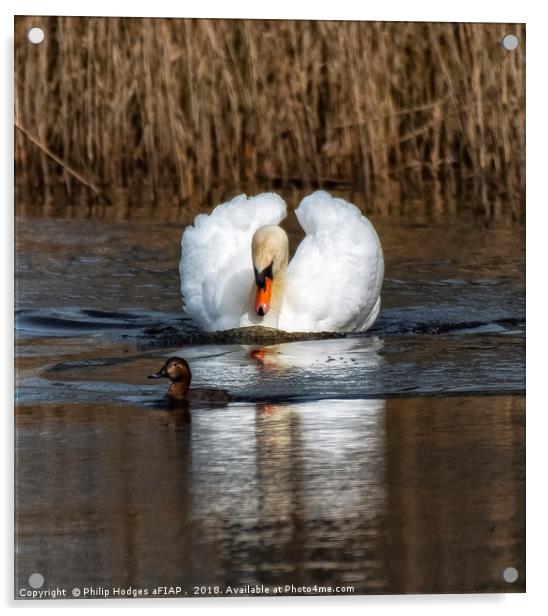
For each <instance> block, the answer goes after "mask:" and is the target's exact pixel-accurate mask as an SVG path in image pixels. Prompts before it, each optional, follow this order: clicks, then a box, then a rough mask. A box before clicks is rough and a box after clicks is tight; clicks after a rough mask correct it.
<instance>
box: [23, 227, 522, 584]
mask: <svg viewBox="0 0 548 616" xmlns="http://www.w3.org/2000/svg"><path fill="white" fill-rule="evenodd" d="M372 220H373V222H374V224H375V226H376V228H377V230H378V232H379V235H380V238H381V241H382V244H383V248H384V252H385V261H386V278H385V285H384V290H383V308H382V311H381V316H380V318H379V320H378V322H377V324H376V325H375V327H374V328H373V329H372V330H370V331H369V332H367V333H366V334H365V335H349V336H345V337H339V338H326V339H321V340H298V341H281V342H277V343H272V342H273V341H270V343H269V344H265V343H264V340H255V339H254V338H253V336H252V335H249V333H248V334H242V335H234V336H232V337H230V338H227V337H225V338H223V336H204V335H203V334H202V333H201V332H199V331H198V330H197V329H196V328H195V326H194V325H193V324H192V323H191V322H190V321H189V320H188V319H187V318H186V317H185V316H184V315H183V314H182V312H181V298H180V294H179V279H178V259H179V242H180V235H181V232H182V229H183V228H184V226H183V223H178V222H176V223H173V222H166V221H165V220H164V221H162V220H157V221H156V220H152V221H150V220H147V221H141V220H136V221H132V220H129V221H128V220H123V221H118V222H113V221H109V222H106V221H101V220H97V219H95V218H92V219H79V220H71V219H66V218H33V217H22V218H20V219H19V220H18V228H17V250H18V253H17V259H16V265H17V271H18V278H17V314H16V325H17V400H18V403H17V408H16V426H17V439H16V446H17V466H16V491H17V512H16V516H17V517H16V533H17V556H16V578H17V579H16V590H17V589H18V588H21V587H22V586H24V585H25V584H26V580H27V578H28V576H29V575H30V573H32V572H34V571H39V572H41V573H42V574H43V575H44V576H45V577H46V586H48V585H51V586H55V585H58V586H66V587H67V588H72V587H75V586H86V585H87V586H91V585H103V586H116V585H133V586H142V587H145V586H148V587H153V586H157V585H162V586H163V585H171V584H173V585H180V586H182V587H183V588H185V589H187V591H188V593H189V594H192V587H193V585H204V584H205V585H207V584H219V585H221V586H223V585H226V584H248V583H249V584H272V585H276V584H294V585H300V584H313V583H317V584H332V585H346V584H348V585H351V586H353V587H354V589H355V592H365V593H384V592H386V593H399V592H490V591H520V590H521V591H523V589H524V587H525V586H524V584H525V571H524V468H523V467H524V379H525V366H524V340H525V337H524V333H525V297H524V233H523V229H522V228H521V227H520V226H519V225H518V226H516V225H510V226H507V225H496V224H495V225H485V224H484V222H482V221H479V220H474V219H463V217H462V216H461V217H456V216H453V217H452V216H449V215H447V216H443V217H438V218H436V217H430V218H428V219H427V220H425V219H424V218H422V217H416V216H415V217H413V216H402V217H392V218H378V219H376V218H375V217H374V216H372ZM289 230H290V232H291V243H292V245H293V246H295V244H296V242H297V241H298V239H299V233H298V230H297V229H296V227H295V224H294V221H292V220H291V219H290V220H289ZM258 348H263V349H264V353H263V355H264V360H263V361H262V362H258V361H257V360H256V359H254V358H253V357H252V355H251V353H252V351H254V350H256V349H258ZM173 354H180V355H183V356H184V357H186V358H187V360H188V361H189V362H190V364H191V367H192V371H193V375H194V381H193V384H194V385H195V386H214V387H223V388H226V389H227V390H228V391H229V392H230V393H231V394H232V395H233V396H234V398H235V402H233V403H230V404H228V405H225V406H215V407H208V406H207V405H204V404H201V405H194V406H191V407H189V408H184V409H178V410H169V409H166V408H165V406H164V405H163V404H162V396H163V394H164V392H165V389H166V384H165V383H158V382H151V381H147V380H146V378H145V377H146V375H147V374H150V372H152V371H155V370H157V369H158V368H159V367H160V366H161V364H162V363H163V361H165V358H166V357H169V356H170V355H173ZM507 566H514V567H516V568H517V569H518V571H519V573H520V577H519V579H518V581H517V582H516V583H514V584H507V583H506V582H504V581H503V579H502V571H503V570H504V569H505V568H506V567H507Z"/></svg>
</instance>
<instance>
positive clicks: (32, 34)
mask: <svg viewBox="0 0 548 616" xmlns="http://www.w3.org/2000/svg"><path fill="white" fill-rule="evenodd" d="M44 36H45V34H44V31H43V30H42V28H31V29H30V30H29V31H28V32H27V38H28V39H29V41H30V42H31V43H33V44H34V45H38V44H40V43H41V42H42V41H43V40H44Z"/></svg>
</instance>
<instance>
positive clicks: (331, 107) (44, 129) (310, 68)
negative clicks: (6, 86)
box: [15, 17, 525, 211]
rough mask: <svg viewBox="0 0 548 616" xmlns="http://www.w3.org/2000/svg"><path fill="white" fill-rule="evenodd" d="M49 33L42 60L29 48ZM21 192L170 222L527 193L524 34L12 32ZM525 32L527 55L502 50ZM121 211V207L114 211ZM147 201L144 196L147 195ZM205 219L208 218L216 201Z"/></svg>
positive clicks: (243, 25)
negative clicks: (285, 204)
mask: <svg viewBox="0 0 548 616" xmlns="http://www.w3.org/2000/svg"><path fill="white" fill-rule="evenodd" d="M37 25H39V26H41V27H42V28H43V29H44V30H45V32H46V37H45V40H44V42H43V43H41V44H40V45H32V44H30V43H29V42H28V41H27V38H26V32H27V30H28V29H29V28H30V27H31V26H37ZM15 26H16V27H15V75H16V79H15V81H16V85H15V93H16V101H15V117H16V125H18V126H19V129H16V136H15V146H16V147H15V158H16V188H17V190H18V193H19V194H21V191H23V190H26V191H27V192H28V191H29V190H30V191H31V192H34V193H35V194H36V195H43V193H44V192H45V191H46V190H47V189H48V187H51V186H56V185H60V184H61V185H62V186H63V187H64V188H65V189H66V190H68V191H69V192H70V190H73V189H74V187H75V185H78V184H85V185H87V186H88V187H92V188H95V189H96V190H97V191H99V192H100V193H101V195H103V196H104V197H105V199H108V200H111V201H112V200H116V199H120V198H128V197H127V195H128V194H131V195H132V197H131V198H132V199H135V198H136V197H135V196H136V195H150V196H151V197H152V198H160V197H161V198H162V200H163V203H164V204H165V207H169V206H173V207H174V206H175V205H176V204H188V203H190V204H193V203H198V206H199V207H204V203H205V202H206V201H204V200H207V199H208V196H209V195H210V194H211V193H212V192H215V191H218V192H219V191H220V192H221V193H222V194H226V195H230V194H234V193H236V192H238V191H239V190H242V188H245V187H247V186H250V185H253V186H257V187H259V188H260V189H267V188H269V187H287V186H298V187H302V188H308V187H311V188H313V187H316V186H325V187H329V186H331V185H341V186H346V187H352V188H357V189H359V190H360V191H362V192H363V194H364V195H365V197H366V198H369V197H370V198H373V197H374V196H375V195H379V194H385V193H387V192H388V191H391V190H393V188H394V186H397V190H398V192H399V194H401V195H412V196H420V195H423V194H424V193H425V192H427V191H428V190H431V188H430V187H431V181H432V180H434V181H435V182H437V183H440V182H441V183H447V182H457V183H462V182H463V181H473V183H474V186H476V187H478V191H481V196H482V197H483V200H484V201H485V199H486V198H488V197H486V196H487V195H491V194H496V196H497V199H500V198H501V196H502V198H503V200H504V201H505V202H507V203H509V204H510V205H505V206H504V207H505V208H506V209H508V211H514V209H513V208H514V205H513V204H515V203H516V202H517V203H520V204H521V203H522V202H523V194H524V185H525V170H524V158H525V144H524V141H525V135H524V124H525V104H524V98H525V45H524V43H525V41H524V38H525V28H524V26H515V25H514V26H505V25H501V24H491V25H489V24H439V23H384V22H379V23H374V22H311V21H299V22H295V21H250V20H185V19H181V20H171V19H130V18H95V17H92V18H73V17H39V18H29V17H18V18H16V22H15ZM508 32H512V33H515V34H517V36H518V37H519V38H520V41H521V44H520V47H518V49H517V50H516V51H515V52H508V51H505V50H504V49H503V48H502V46H501V44H500V40H501V38H502V36H503V35H504V34H506V33H508ZM120 195H126V197H120ZM143 198H144V197H143ZM207 205H209V203H207Z"/></svg>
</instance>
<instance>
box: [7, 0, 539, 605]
mask: <svg viewBox="0 0 548 616" xmlns="http://www.w3.org/2000/svg"><path fill="white" fill-rule="evenodd" d="M11 4H12V6H11V7H9V6H4V5H2V7H1V8H0V11H1V13H0V32H1V39H2V40H1V49H2V62H1V63H0V71H1V74H0V86H2V87H1V89H2V91H3V92H4V93H5V94H4V95H3V96H1V97H0V105H1V107H2V113H1V114H0V118H1V120H0V142H1V143H2V145H3V147H2V156H3V158H4V160H3V162H2V164H1V165H0V174H1V175H0V187H2V193H1V194H2V208H1V212H2V219H1V221H0V228H1V233H2V242H1V244H0V250H1V254H2V257H3V262H4V267H3V268H2V282H3V286H2V290H3V293H2V298H3V317H4V318H3V320H2V327H1V328H0V332H1V334H0V335H1V336H2V338H1V345H2V351H3V354H4V359H5V362H4V364H3V366H4V370H3V371H2V381H1V384H2V392H3V393H4V405H3V407H2V411H3V413H2V418H3V425H2V434H3V437H4V443H3V444H4V451H3V457H4V460H5V461H7V462H8V463H7V464H6V465H3V469H4V472H3V473H2V480H3V482H4V488H5V492H4V494H5V496H6V498H4V499H3V506H2V514H3V524H2V529H3V530H4V533H3V534H2V541H3V543H2V548H3V549H2V556H3V558H2V561H1V566H2V571H1V578H0V579H1V580H2V582H4V583H3V584H2V588H3V590H4V591H5V592H3V602H4V603H5V604H7V605H8V606H11V607H14V608H15V609H20V610H23V612H26V611H27V610H30V609H36V607H37V605H38V604H37V603H36V602H34V603H30V602H17V603H15V602H14V601H13V600H11V597H12V592H13V590H12V589H13V581H12V580H13V577H12V575H13V564H12V551H13V550H12V548H13V540H12V536H13V535H12V532H13V523H12V513H11V510H10V507H9V504H10V503H11V505H13V492H12V477H13V455H12V452H13V441H12V435H13V432H12V429H13V422H12V400H11V395H12V388H13V372H12V331H13V318H12V314H13V313H12V310H13V303H12V301H11V299H10V295H11V293H12V292H13V258H12V254H13V252H12V251H13V232H12V228H13V217H12V214H11V208H12V203H13V190H12V185H13V129H12V126H13V113H12V97H13V85H12V76H13V65H12V60H11V58H12V44H13V15H14V14H35V15H48V14H49V15H56V14H64V15H82V14H84V15H127V16H166V17H168V16H173V17H177V16H178V17H253V18H270V19H272V18H277V19H281V18H289V19H291V18H293V19H310V18H314V19H367V20H387V21H389V20H394V21H423V20H424V21H477V22H481V21H487V22H524V21H527V84H528V90H527V126H528V130H527V280H528V283H529V284H528V288H527V328H528V332H534V335H532V334H531V333H529V335H528V338H527V426H528V427H527V482H528V483H527V594H526V595H511V594H510V595H472V596H470V595H444V596H443V595H442V596H398V597H394V596H387V597H338V598H325V597H322V598H303V599H296V598H279V599H276V600H270V599H232V600H207V599H203V600H195V599H185V600H180V601H179V600H158V601H156V600H150V599H146V600H142V601H135V600H131V601H126V600H117V601H115V602H106V601H101V602H97V601H86V602H83V601H80V602H74V601H53V602H51V601H50V602H43V603H42V604H41V605H42V606H43V609H47V608H54V609H58V608H61V609H63V608H69V609H75V608H76V609H86V608H91V607H93V608H95V607H99V608H100V609H101V613H105V612H106V613H108V612H110V611H111V610H116V612H119V611H120V610H129V609H131V610H133V609H142V608H144V609H148V610H157V609H158V607H161V608H164V609H179V610H181V609H183V610H185V611H188V610H191V611H194V609H197V610H199V612H200V613H203V611H204V610H205V611H209V610H210V609H212V608H213V609H215V608H220V607H222V609H223V611H228V612H236V611H237V612H240V611H241V610H242V609H247V610H249V609H252V610H257V609H261V610H264V611H267V612H274V611H280V610H281V609H287V608H297V609H303V608H304V609H313V610H314V611H315V612H317V611H319V612H320V613H321V612H323V613H329V612H331V611H332V610H333V609H344V610H345V611H348V612H352V613H360V614H363V613H364V611H365V613H366V612H367V610H375V611H377V610H379V611H382V612H384V613H394V612H396V611H400V610H402V611H403V610H405V612H406V614H411V615H413V614H421V615H422V614H425V613H436V614H438V613H439V611H440V609H443V611H444V613H459V614H460V613H462V611H463V610H466V611H469V610H474V612H475V611H476V608H477V611H479V610H481V612H482V613H484V612H486V611H487V612H491V611H496V612H497V614H514V613H515V612H516V610H518V609H519V610H520V611H521V610H525V612H533V613H534V612H536V611H537V608H540V606H542V607H543V608H544V607H545V605H544V601H543V599H544V597H543V589H544V586H545V585H546V583H547V582H546V580H545V577H546V576H545V571H546V565H545V562H546V549H545V547H546V539H545V537H546V534H547V533H546V523H547V520H548V515H547V513H548V512H547V509H546V498H544V493H545V491H546V488H545V485H546V468H547V465H546V458H545V456H543V455H542V454H543V452H544V451H546V450H547V449H548V447H547V444H546V438H547V436H548V430H547V427H548V425H547V420H546V416H547V412H548V408H547V404H546V403H545V392H544V391H543V389H542V383H543V380H544V381H546V376H545V374H544V373H545V367H544V366H545V364H546V359H545V357H546V334H545V329H546V324H545V322H546V313H547V307H546V303H545V301H544V296H545V287H546V286H547V283H548V276H547V274H546V269H547V264H548V261H547V259H546V252H545V251H544V250H543V247H544V246H545V245H546V239H545V238H544V235H545V233H546V231H545V230H546V229H547V228H548V227H547V224H546V223H547V215H546V209H547V205H548V204H546V196H545V193H546V180H545V176H546V170H545V166H546V162H545V161H546V160H547V156H546V147H547V145H548V136H547V131H546V126H547V124H548V122H547V119H546V108H547V107H548V104H547V103H548V98H547V86H546V84H547V82H548V80H547V79H546V65H547V62H546V60H547V53H546V47H547V43H546V41H547V38H546V36H545V29H546V28H547V27H548V20H547V19H546V10H545V9H543V6H542V4H543V3H542V2H540V1H538V2H537V1H534V0H521V1H520V2H515V1H513V2H509V1H500V0H499V1H496V2H489V3H488V2H483V3H479V2H478V1H477V0H475V1H474V0H458V1H457V2H454V3H452V4H450V5H449V3H443V2H428V1H426V0H413V1H412V2H410V1H409V0H407V1H405V0H399V1H391V2H380V3H365V2H362V3H359V2H357V1H355V0H354V1H349V0H336V1H335V2H331V3H329V4H326V5H321V6H320V5H319V4H318V3H312V2H307V3H300V4H298V5H297V3H295V2H288V1H286V0H278V2H276V3H260V2H256V1H255V2H254V3H252V2H242V1H238V0H231V1H230V2H219V1H217V2H214V1H208V0H201V1H200V2H197V3H182V2H176V1H169V2H168V1H166V0H155V1H154V2H152V3H140V4H138V5H137V4H136V3H135V2H131V3H130V2H127V3H124V2H120V1H116V0H110V1H104V0H94V2H93V3H91V2H90V3H86V4H84V3H79V4H76V3H75V2H74V1H72V2H69V1H66V0H65V1H48V2H47V3H44V2H43V1H42V2H40V1H38V0H34V1H33V0H26V1H20V2H17V3H14V2H12V3H11Z"/></svg>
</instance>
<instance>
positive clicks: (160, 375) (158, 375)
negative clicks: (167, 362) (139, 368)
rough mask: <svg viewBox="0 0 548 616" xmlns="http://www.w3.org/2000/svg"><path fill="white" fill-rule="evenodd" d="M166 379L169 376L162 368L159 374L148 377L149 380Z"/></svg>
mask: <svg viewBox="0 0 548 616" xmlns="http://www.w3.org/2000/svg"><path fill="white" fill-rule="evenodd" d="M166 377H167V374H166V372H165V370H164V369H163V368H162V369H161V370H158V372H155V373H154V374H149V375H148V376H147V379H163V378H166Z"/></svg>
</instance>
